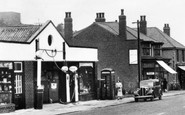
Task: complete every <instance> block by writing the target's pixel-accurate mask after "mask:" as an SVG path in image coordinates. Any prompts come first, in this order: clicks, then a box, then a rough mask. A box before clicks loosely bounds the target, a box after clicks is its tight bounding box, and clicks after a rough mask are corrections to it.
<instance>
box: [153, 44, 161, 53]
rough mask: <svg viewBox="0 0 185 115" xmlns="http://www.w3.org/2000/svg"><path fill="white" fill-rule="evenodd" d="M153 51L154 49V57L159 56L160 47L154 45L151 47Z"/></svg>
mask: <svg viewBox="0 0 185 115" xmlns="http://www.w3.org/2000/svg"><path fill="white" fill-rule="evenodd" d="M153 49H154V56H160V55H161V45H159V44H157V45H156V44H155V45H154V46H153Z"/></svg>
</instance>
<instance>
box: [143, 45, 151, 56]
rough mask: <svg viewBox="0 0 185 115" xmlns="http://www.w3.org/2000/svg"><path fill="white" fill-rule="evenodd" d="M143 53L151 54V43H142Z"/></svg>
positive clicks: (145, 54)
mask: <svg viewBox="0 0 185 115" xmlns="http://www.w3.org/2000/svg"><path fill="white" fill-rule="evenodd" d="M142 49H143V55H144V56H151V45H150V44H149V43H144V44H142Z"/></svg>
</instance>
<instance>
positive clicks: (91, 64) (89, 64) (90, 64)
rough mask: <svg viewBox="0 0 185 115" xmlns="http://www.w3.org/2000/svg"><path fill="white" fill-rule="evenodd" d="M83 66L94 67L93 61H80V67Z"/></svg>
mask: <svg viewBox="0 0 185 115" xmlns="http://www.w3.org/2000/svg"><path fill="white" fill-rule="evenodd" d="M82 66H85V67H88V66H91V67H93V63H79V67H82Z"/></svg>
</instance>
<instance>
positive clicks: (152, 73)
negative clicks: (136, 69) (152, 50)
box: [146, 72, 154, 75]
mask: <svg viewBox="0 0 185 115" xmlns="http://www.w3.org/2000/svg"><path fill="white" fill-rule="evenodd" d="M146 75H154V72H147V73H146Z"/></svg>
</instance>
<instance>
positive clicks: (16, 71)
mask: <svg viewBox="0 0 185 115" xmlns="http://www.w3.org/2000/svg"><path fill="white" fill-rule="evenodd" d="M15 64H21V69H20V70H15ZM14 72H15V73H21V72H23V70H22V62H14Z"/></svg>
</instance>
